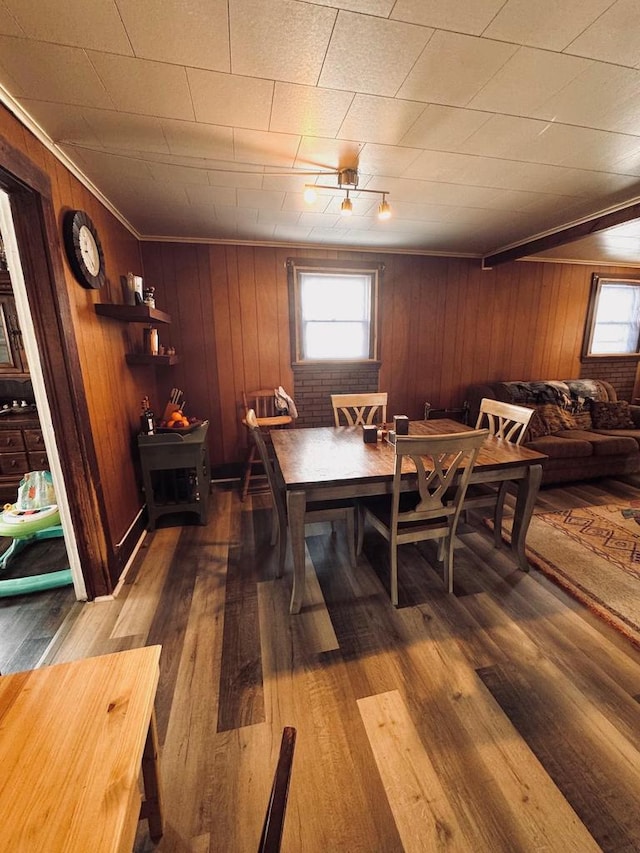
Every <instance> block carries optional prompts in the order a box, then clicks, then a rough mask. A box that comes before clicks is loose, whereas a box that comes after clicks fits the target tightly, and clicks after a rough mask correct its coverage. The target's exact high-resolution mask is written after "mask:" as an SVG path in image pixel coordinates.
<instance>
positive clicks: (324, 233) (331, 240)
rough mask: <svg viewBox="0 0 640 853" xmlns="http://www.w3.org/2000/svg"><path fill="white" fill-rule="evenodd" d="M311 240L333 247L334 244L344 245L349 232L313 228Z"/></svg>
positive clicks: (310, 235) (329, 228) (336, 229)
mask: <svg viewBox="0 0 640 853" xmlns="http://www.w3.org/2000/svg"><path fill="white" fill-rule="evenodd" d="M309 238H310V239H311V240H313V241H314V242H317V243H326V244H327V245H329V246H331V245H332V244H334V245H335V244H336V243H342V242H344V241H345V240H346V239H347V238H348V234H347V232H346V231H345V232H341V231H340V230H339V229H338V228H331V227H328V228H323V227H321V226H318V227H317V228H312V229H311V231H310V233H309Z"/></svg>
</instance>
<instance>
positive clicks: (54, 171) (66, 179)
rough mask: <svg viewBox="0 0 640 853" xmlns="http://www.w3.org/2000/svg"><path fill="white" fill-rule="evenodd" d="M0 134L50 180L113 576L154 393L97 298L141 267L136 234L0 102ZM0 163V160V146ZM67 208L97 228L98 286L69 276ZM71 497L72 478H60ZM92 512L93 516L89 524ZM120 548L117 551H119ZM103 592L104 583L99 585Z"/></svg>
mask: <svg viewBox="0 0 640 853" xmlns="http://www.w3.org/2000/svg"><path fill="white" fill-rule="evenodd" d="M0 134H1V135H2V136H3V137H4V138H5V139H6V140H7V141H8V143H9V144H10V145H11V146H13V148H15V149H17V150H18V151H20V152H22V153H24V154H25V155H26V156H27V157H28V158H29V159H30V160H31V161H32V162H33V163H34V164H35V165H36V166H37V167H39V168H40V169H41V170H42V171H43V172H45V173H46V174H47V175H48V176H49V178H50V181H51V190H52V202H53V207H54V212H55V216H56V220H57V223H58V235H59V237H60V241H59V243H57V244H56V245H51V246H50V247H49V248H50V251H51V252H52V253H56V254H58V255H59V257H60V259H61V262H62V265H63V267H64V275H65V280H66V285H67V291H68V296H69V300H70V305H71V313H72V324H71V328H68V329H66V330H65V331H66V334H67V335H68V336H74V337H75V341H76V346H77V349H78V353H79V359H80V366H81V370H82V382H83V385H84V391H85V394H86V400H87V407H88V410H89V422H88V423H87V425H86V429H87V434H91V435H92V436H93V441H94V445H95V453H96V457H97V464H98V471H97V472H96V480H97V481H98V482H99V484H100V489H101V492H102V496H103V499H104V502H105V506H106V511H107V512H106V515H107V519H108V520H107V525H106V528H107V529H106V530H105V534H106V539H107V541H108V546H109V549H110V556H111V558H112V559H113V563H112V565H111V566H110V569H111V575H112V580H117V573H118V571H119V569H120V570H121V568H122V567H121V565H119V559H120V557H119V552H118V548H117V544H118V543H119V542H120V540H121V539H122V537H123V536H124V535H125V533H126V532H127V530H128V529H129V527H130V526H131V523H132V521H133V520H134V519H135V517H136V515H137V514H138V512H139V511H140V508H141V507H142V505H143V502H144V499H143V496H142V493H141V490H140V488H139V482H138V477H137V472H136V464H137V451H136V447H135V438H134V436H135V434H136V433H137V431H138V429H139V423H140V422H139V412H140V400H141V399H142V397H143V396H144V394H149V395H150V396H155V393H156V392H155V374H154V373H153V371H152V370H149V369H147V368H138V369H131V368H129V367H127V365H126V363H125V353H126V352H128V351H130V349H131V348H132V345H133V338H134V336H135V335H141V334H142V333H141V330H140V328H139V327H133V326H131V327H129V326H127V325H124V324H122V323H118V322H116V321H113V320H108V319H106V318H103V317H98V316H97V315H96V313H95V310H94V305H95V303H96V302H121V301H122V292H121V287H120V275H123V274H126V273H127V271H128V270H132V271H134V272H138V273H141V272H142V263H141V258H140V250H139V243H138V241H137V239H136V238H135V237H134V236H133V235H132V234H131V233H130V232H129V231H128V230H127V229H126V228H125V227H124V226H123V225H122V224H121V223H120V222H119V221H118V220H117V219H116V218H115V217H114V216H113V215H112V214H111V213H110V212H109V211H108V210H107V209H106V208H105V207H104V206H103V205H102V204H101V203H100V202H99V201H98V200H97V199H96V197H95V196H94V195H93V194H92V193H90V192H89V191H88V190H87V189H86V188H85V187H84V186H83V185H82V184H81V183H80V182H79V181H78V180H77V179H76V178H75V177H74V176H73V175H72V174H71V172H70V171H69V170H68V169H66V168H65V167H64V166H63V165H62V164H61V163H60V162H59V161H58V160H57V159H56V158H55V157H54V156H53V154H52V153H51V152H50V151H49V150H48V149H47V148H45V147H44V146H43V145H42V144H41V143H40V142H39V141H38V140H37V139H36V138H35V137H34V136H33V135H32V134H31V133H30V132H29V131H28V130H27V129H26V128H25V127H24V126H23V125H22V124H21V123H20V122H19V121H18V120H17V119H16V118H15V117H14V116H13V115H12V114H11V113H10V112H9V111H8V110H6V108H4V107H0ZM0 164H3V160H2V151H1V150H0ZM69 208H77V209H82V210H85V211H86V212H87V213H88V214H89V216H90V217H91V219H92V220H93V222H94V223H95V225H96V227H97V229H98V232H99V234H100V238H101V242H102V246H103V250H104V255H105V262H106V274H107V279H108V281H107V284H106V285H105V287H104V288H103V289H102V290H100V291H92V290H85V289H84V288H82V287H81V286H80V285H79V284H78V283H77V282H76V280H75V278H74V277H73V274H72V273H71V270H70V268H69V266H68V264H67V262H66V258H65V255H64V252H63V250H62V237H61V228H62V218H63V216H64V212H65V211H66V210H67V209H69ZM67 489H68V492H69V495H70V498H71V499H73V483H69V484H67ZM98 523H99V520H98V519H96V524H98ZM120 556H121V555H120ZM103 591H105V592H108V591H109V590H103Z"/></svg>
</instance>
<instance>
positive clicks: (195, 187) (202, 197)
mask: <svg viewBox="0 0 640 853" xmlns="http://www.w3.org/2000/svg"><path fill="white" fill-rule="evenodd" d="M184 191H185V193H186V195H187V198H188V199H189V203H190V204H193V205H210V206H213V205H222V206H223V207H233V206H234V205H236V204H237V203H238V197H237V194H236V190H235V188H234V187H212V186H210V185H209V184H187V185H185V187H184Z"/></svg>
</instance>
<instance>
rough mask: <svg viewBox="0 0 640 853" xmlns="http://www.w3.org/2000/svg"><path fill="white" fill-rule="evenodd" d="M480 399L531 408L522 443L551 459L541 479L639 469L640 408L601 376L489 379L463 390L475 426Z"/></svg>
mask: <svg viewBox="0 0 640 853" xmlns="http://www.w3.org/2000/svg"><path fill="white" fill-rule="evenodd" d="M483 397H488V398H490V399H494V400H502V401H503V402H505V403H517V404H518V405H525V406H532V407H534V408H535V409H536V414H535V415H534V417H533V418H532V421H531V425H530V428H529V432H528V434H527V435H526V436H525V441H524V444H525V446H526V447H530V448H531V449H532V450H538V451H539V452H540V453H545V454H546V455H547V456H548V457H549V458H548V460H547V461H546V462H545V464H544V465H543V471H542V482H543V483H562V482H568V481H573V480H586V479H589V478H592V477H606V476H616V475H621V474H635V473H638V472H640V406H631V405H629V403H627V402H624V401H618V398H617V394H616V391H615V388H614V387H613V386H612V385H611V384H610V383H608V382H605V381H603V380H599V379H568V380H548V381H537V382H493V383H488V384H486V385H480V384H478V385H471V386H470V387H469V389H468V391H467V402H468V405H469V413H470V417H469V422H470V423H471V424H475V422H476V418H477V414H478V410H479V407H480V401H481V400H482V398H483Z"/></svg>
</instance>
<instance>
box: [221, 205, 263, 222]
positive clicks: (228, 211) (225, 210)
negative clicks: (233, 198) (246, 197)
mask: <svg viewBox="0 0 640 853" xmlns="http://www.w3.org/2000/svg"><path fill="white" fill-rule="evenodd" d="M215 214H216V221H217V222H221V223H226V224H228V225H250V224H251V223H254V222H257V221H258V211H257V210H256V209H255V208H248V207H245V208H240V207H226V206H224V205H218V204H217V205H216V206H215Z"/></svg>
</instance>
